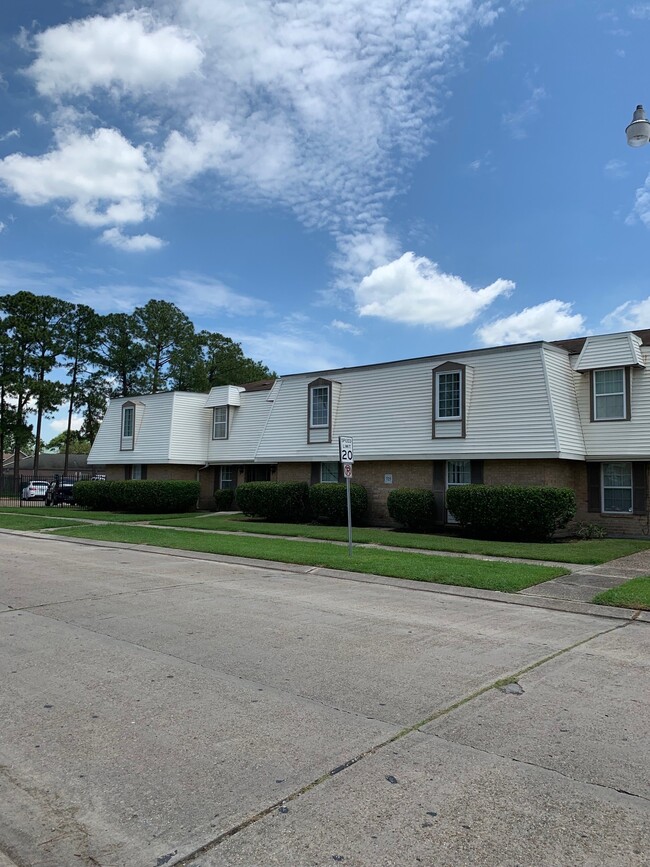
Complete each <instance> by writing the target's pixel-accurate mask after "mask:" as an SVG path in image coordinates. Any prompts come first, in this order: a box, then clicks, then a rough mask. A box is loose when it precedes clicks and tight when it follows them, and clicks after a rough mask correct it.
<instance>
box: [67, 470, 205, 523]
mask: <svg viewBox="0 0 650 867" xmlns="http://www.w3.org/2000/svg"><path fill="white" fill-rule="evenodd" d="M199 490H200V485H199V483H198V482H181V481H155V480H153V479H152V480H151V481H150V480H148V479H132V480H131V481H128V482H77V483H76V484H75V486H74V496H75V502H76V504H77V505H78V506H84V507H85V508H87V509H92V510H93V511H109V512H136V513H138V512H149V513H152V514H160V515H162V514H165V513H166V512H191V511H193V510H194V509H196V501H197V500H198V498H199Z"/></svg>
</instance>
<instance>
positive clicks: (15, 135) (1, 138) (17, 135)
mask: <svg viewBox="0 0 650 867" xmlns="http://www.w3.org/2000/svg"><path fill="white" fill-rule="evenodd" d="M10 138H20V130H19V129H10V130H9V131H8V132H6V133H4V134H3V135H0V141H8V140H9V139H10Z"/></svg>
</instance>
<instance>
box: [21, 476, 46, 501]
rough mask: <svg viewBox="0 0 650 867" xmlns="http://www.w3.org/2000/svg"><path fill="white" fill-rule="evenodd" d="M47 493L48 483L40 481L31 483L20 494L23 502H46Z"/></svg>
mask: <svg viewBox="0 0 650 867" xmlns="http://www.w3.org/2000/svg"><path fill="white" fill-rule="evenodd" d="M46 493H47V482H44V481H41V480H39V479H34V480H33V481H31V482H30V483H29V484H28V485H27V487H26V488H23V489H22V491H21V494H20V497H21V499H22V500H44V499H45V494H46Z"/></svg>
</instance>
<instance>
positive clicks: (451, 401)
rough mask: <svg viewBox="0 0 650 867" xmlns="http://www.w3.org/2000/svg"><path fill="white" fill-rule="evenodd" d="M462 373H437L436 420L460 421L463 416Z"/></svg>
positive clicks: (452, 371) (455, 371) (454, 371)
mask: <svg viewBox="0 0 650 867" xmlns="http://www.w3.org/2000/svg"><path fill="white" fill-rule="evenodd" d="M462 376H463V374H462V371H460V370H449V371H445V372H444V373H436V386H437V387H436V418H437V419H450V420H451V419H458V418H461V417H462V414H461V394H462Z"/></svg>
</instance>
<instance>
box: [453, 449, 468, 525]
mask: <svg viewBox="0 0 650 867" xmlns="http://www.w3.org/2000/svg"><path fill="white" fill-rule="evenodd" d="M471 481H472V465H471V461H447V490H449V488H452V487H453V486H454V485H469V484H471ZM447 523H448V524H457V523H458V521H457V520H456V517H455V515H454V514H453V512H450V511H449V509H447Z"/></svg>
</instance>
